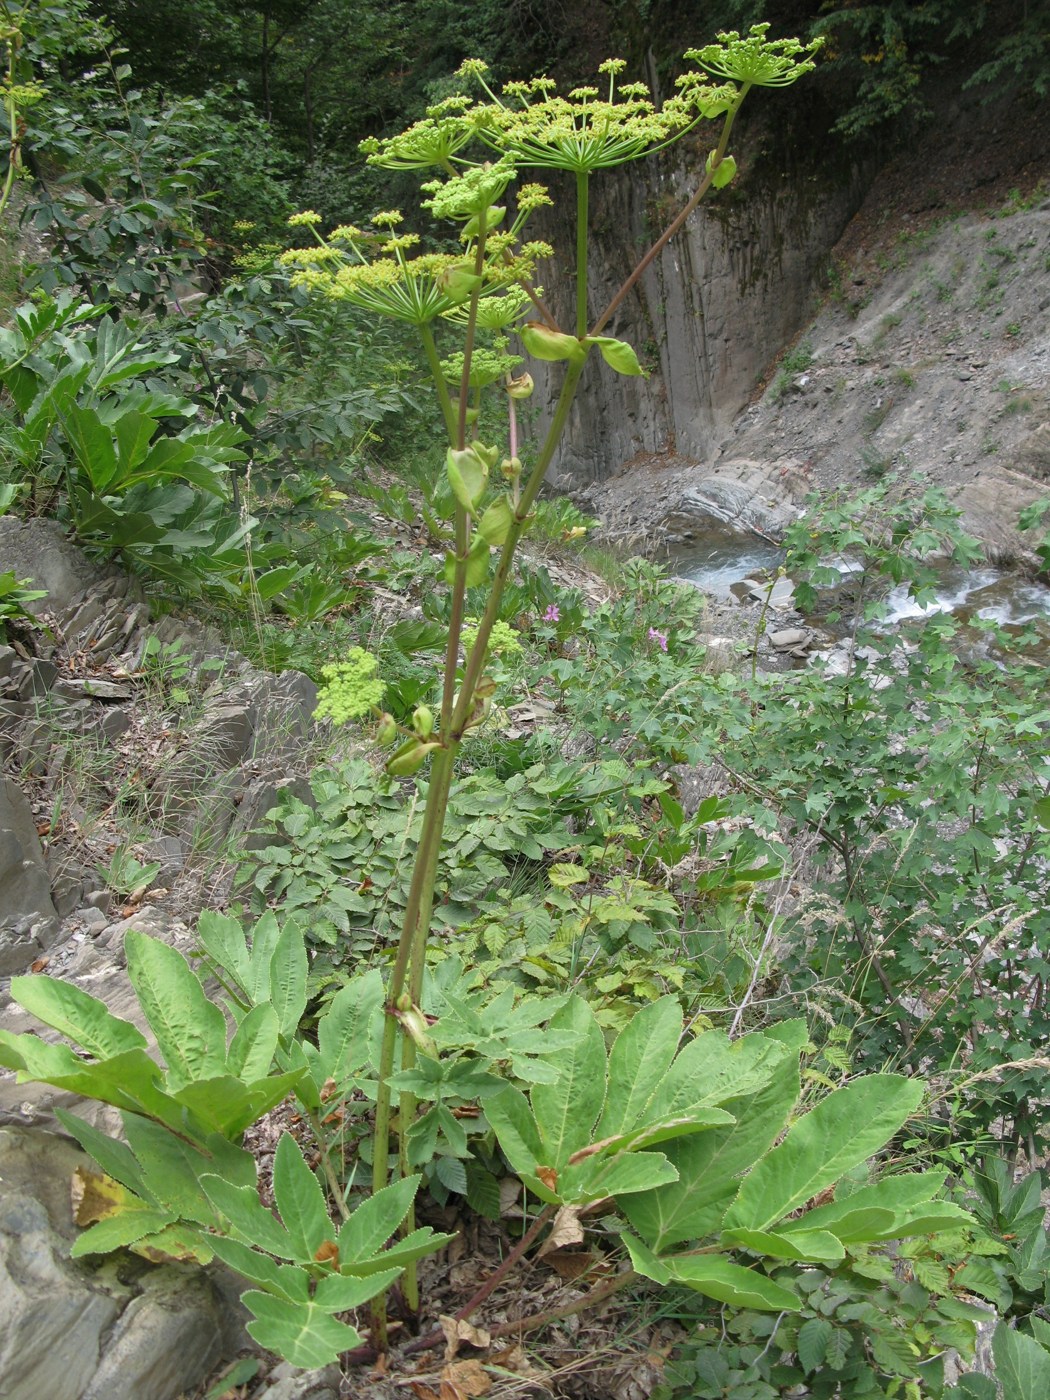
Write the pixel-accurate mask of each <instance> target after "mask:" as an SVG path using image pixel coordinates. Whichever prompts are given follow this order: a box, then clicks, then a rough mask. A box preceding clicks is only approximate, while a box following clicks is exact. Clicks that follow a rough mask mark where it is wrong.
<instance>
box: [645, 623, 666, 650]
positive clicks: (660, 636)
mask: <svg viewBox="0 0 1050 1400" xmlns="http://www.w3.org/2000/svg"><path fill="white" fill-rule="evenodd" d="M649 640H650V641H651V642H659V643H660V650H661V651H666V650H667V633H666V632H658V631H657V630H656V628H655V627H650V628H649Z"/></svg>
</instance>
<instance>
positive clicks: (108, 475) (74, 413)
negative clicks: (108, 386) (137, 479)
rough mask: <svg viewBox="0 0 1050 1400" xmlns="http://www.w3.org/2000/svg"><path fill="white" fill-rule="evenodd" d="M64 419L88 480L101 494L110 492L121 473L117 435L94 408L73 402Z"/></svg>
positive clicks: (70, 441) (98, 493) (76, 454)
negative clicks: (114, 437)
mask: <svg viewBox="0 0 1050 1400" xmlns="http://www.w3.org/2000/svg"><path fill="white" fill-rule="evenodd" d="M64 418H65V429H66V437H67V438H68V439H69V445H70V447H72V449H73V455H74V456H75V457H76V459H77V462H78V463H79V464H80V467H81V469H82V470H83V473H84V477H85V479H86V480H87V481H88V482H89V483H90V485H91V489H92V491H94V492H96V494H97V495H99V496H104V495H106V494H107V491H108V490H109V487H110V485H111V484H112V483H113V481H114V480H115V479H116V477H117V475H118V472H119V467H118V464H117V453H116V448H115V447H114V446H113V434H112V433H111V432H110V430H109V428H107V427H106V425H105V424H104V423H103V422H102V421H101V420H100V419H99V416H98V414H97V413H96V412H95V410H94V409H93V408H85V407H83V406H82V405H80V404H75V403H71V404H69V405H68V407H67V408H66V410H65V415H64Z"/></svg>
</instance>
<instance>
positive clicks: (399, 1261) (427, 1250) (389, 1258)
mask: <svg viewBox="0 0 1050 1400" xmlns="http://www.w3.org/2000/svg"><path fill="white" fill-rule="evenodd" d="M455 1238H456V1237H455V1235H439V1234H436V1233H435V1232H434V1231H433V1230H432V1229H431V1228H430V1226H429V1225H425V1226H424V1227H423V1228H422V1229H421V1230H413V1231H412V1233H411V1234H410V1235H405V1237H404V1238H403V1239H399V1240H395V1241H394V1242H393V1243H392V1244H391V1246H390V1248H389V1249H385V1250H384V1251H383V1252H382V1254H377V1255H376V1256H375V1257H374V1258H373V1259H372V1261H371V1262H370V1263H365V1262H364V1261H363V1260H358V1261H356V1262H355V1263H351V1264H346V1265H344V1266H343V1271H344V1273H353V1274H354V1275H355V1276H356V1277H358V1278H368V1277H369V1276H371V1275H372V1274H374V1273H376V1271H377V1270H379V1269H384V1268H391V1269H404V1268H405V1267H406V1266H407V1265H408V1264H411V1263H412V1262H413V1260H415V1259H422V1258H423V1257H424V1256H425V1255H427V1254H433V1253H434V1252H435V1250H438V1249H444V1247H445V1245H447V1244H451V1242H452V1241H453V1240H454V1239H455Z"/></svg>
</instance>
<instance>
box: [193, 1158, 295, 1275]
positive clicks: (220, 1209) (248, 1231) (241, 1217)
mask: <svg viewBox="0 0 1050 1400" xmlns="http://www.w3.org/2000/svg"><path fill="white" fill-rule="evenodd" d="M201 1186H202V1187H203V1188H204V1191H205V1194H206V1195H207V1197H208V1199H209V1200H210V1201H211V1203H212V1205H213V1206H214V1207H215V1209H216V1211H217V1213H218V1214H219V1216H220V1217H221V1218H222V1220H223V1221H225V1222H226V1225H225V1232H226V1234H232V1235H234V1236H235V1237H236V1238H239V1239H240V1240H242V1241H243V1242H244V1243H245V1244H249V1245H257V1246H258V1248H259V1249H264V1250H266V1252H267V1254H273V1255H276V1257H277V1258H278V1259H294V1258H295V1257H296V1255H295V1250H294V1247H293V1245H292V1241H291V1238H290V1236H289V1234H288V1231H287V1230H286V1229H285V1228H284V1226H283V1225H282V1224H281V1222H280V1221H279V1220H277V1219H276V1218H275V1216H274V1215H273V1214H272V1213H271V1212H270V1211H268V1210H267V1209H266V1207H265V1206H264V1205H263V1203H262V1202H261V1201H260V1200H259V1192H258V1191H257V1190H256V1188H255V1187H254V1186H234V1185H233V1184H232V1182H229V1181H226V1180H225V1179H224V1178H223V1177H221V1176H202V1177H201Z"/></svg>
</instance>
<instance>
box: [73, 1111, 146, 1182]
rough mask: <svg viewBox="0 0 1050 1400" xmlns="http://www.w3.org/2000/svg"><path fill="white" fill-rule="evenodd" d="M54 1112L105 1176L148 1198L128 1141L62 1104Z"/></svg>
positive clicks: (140, 1172) (139, 1169)
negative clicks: (96, 1125) (84, 1118)
mask: <svg viewBox="0 0 1050 1400" xmlns="http://www.w3.org/2000/svg"><path fill="white" fill-rule="evenodd" d="M55 1115H56V1117H57V1118H58V1121H59V1122H60V1123H61V1124H62V1126H63V1128H65V1130H66V1132H67V1133H69V1135H70V1137H73V1138H75V1139H76V1140H77V1142H79V1143H80V1145H81V1147H82V1148H83V1149H84V1151H85V1152H86V1153H88V1155H89V1156H91V1157H93V1158H94V1159H95V1161H96V1162H97V1163H98V1164H99V1166H100V1167H101V1168H102V1170H103V1171H104V1172H105V1173H106V1175H107V1176H111V1177H112V1178H113V1179H114V1181H119V1182H120V1184H121V1186H126V1187H127V1188H128V1190H129V1191H134V1193H135V1195H136V1196H141V1197H142V1198H143V1199H144V1200H147V1201H150V1200H151V1193H150V1191H149V1189H148V1187H147V1185H146V1181H145V1178H144V1177H143V1175H142V1170H141V1168H140V1167H139V1164H138V1162H137V1161H136V1160H135V1155H134V1153H133V1152H132V1151H131V1148H130V1147H128V1145H127V1143H124V1142H121V1141H120V1139H119V1138H111V1137H110V1136H109V1135H108V1134H107V1133H100V1132H99V1130H98V1129H97V1128H95V1127H92V1125H91V1124H90V1123H86V1122H85V1121H84V1120H83V1118H78V1117H77V1116H76V1114H75V1113H69V1112H68V1111H67V1110H66V1109H64V1108H56V1109H55ZM152 1204H153V1205H156V1204H157V1202H156V1201H155V1200H153V1201H152Z"/></svg>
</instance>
